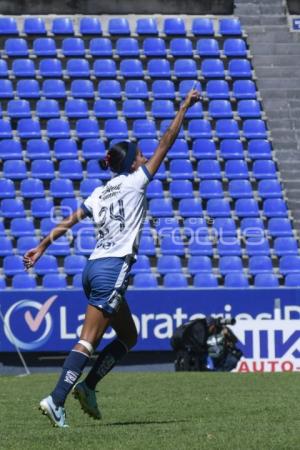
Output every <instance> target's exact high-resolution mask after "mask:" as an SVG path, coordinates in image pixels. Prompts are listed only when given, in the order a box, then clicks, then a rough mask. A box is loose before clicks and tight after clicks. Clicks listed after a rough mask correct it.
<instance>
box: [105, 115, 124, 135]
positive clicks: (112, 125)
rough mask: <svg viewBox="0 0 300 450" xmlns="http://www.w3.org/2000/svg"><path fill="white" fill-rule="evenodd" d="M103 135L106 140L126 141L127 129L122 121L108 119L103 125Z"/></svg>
mask: <svg viewBox="0 0 300 450" xmlns="http://www.w3.org/2000/svg"><path fill="white" fill-rule="evenodd" d="M104 134H105V136H106V137H107V139H127V138H128V128H127V124H126V122H125V120H123V119H108V120H107V121H106V122H105V125H104Z"/></svg>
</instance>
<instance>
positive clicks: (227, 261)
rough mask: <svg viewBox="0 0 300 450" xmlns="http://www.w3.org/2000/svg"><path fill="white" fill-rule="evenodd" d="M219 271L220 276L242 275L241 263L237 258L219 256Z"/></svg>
mask: <svg viewBox="0 0 300 450" xmlns="http://www.w3.org/2000/svg"><path fill="white" fill-rule="evenodd" d="M219 271H220V273H221V274H222V275H227V274H228V273H242V272H243V263H242V260H241V258H240V257H239V256H221V258H220V261H219Z"/></svg>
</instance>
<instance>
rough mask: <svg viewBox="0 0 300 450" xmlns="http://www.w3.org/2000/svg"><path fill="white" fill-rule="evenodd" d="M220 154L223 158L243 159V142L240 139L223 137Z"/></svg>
mask: <svg viewBox="0 0 300 450" xmlns="http://www.w3.org/2000/svg"><path fill="white" fill-rule="evenodd" d="M220 156H221V157H222V158H223V159H225V160H226V159H243V158H244V149H243V144H242V142H241V141H240V140H239V139H223V140H222V141H221V143H220Z"/></svg>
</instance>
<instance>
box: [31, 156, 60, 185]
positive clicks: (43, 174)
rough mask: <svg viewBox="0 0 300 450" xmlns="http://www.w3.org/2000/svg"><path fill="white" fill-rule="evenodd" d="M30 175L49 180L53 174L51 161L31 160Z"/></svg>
mask: <svg viewBox="0 0 300 450" xmlns="http://www.w3.org/2000/svg"><path fill="white" fill-rule="evenodd" d="M31 175H32V177H34V178H40V179H41V180H51V179H52V178H54V176H55V174H54V165H53V161H50V160H47V159H41V160H34V161H32V163H31Z"/></svg>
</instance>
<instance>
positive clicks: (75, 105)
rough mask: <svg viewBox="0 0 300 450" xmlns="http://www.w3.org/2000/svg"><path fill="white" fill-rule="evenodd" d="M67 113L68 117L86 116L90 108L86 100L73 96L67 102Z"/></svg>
mask: <svg viewBox="0 0 300 450" xmlns="http://www.w3.org/2000/svg"><path fill="white" fill-rule="evenodd" d="M65 114H66V116H67V117H68V118H75V119H78V118H85V117H88V115H89V109H88V105H87V102H86V100H82V99H80V98H71V99H69V100H67V101H66V103H65Z"/></svg>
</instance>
